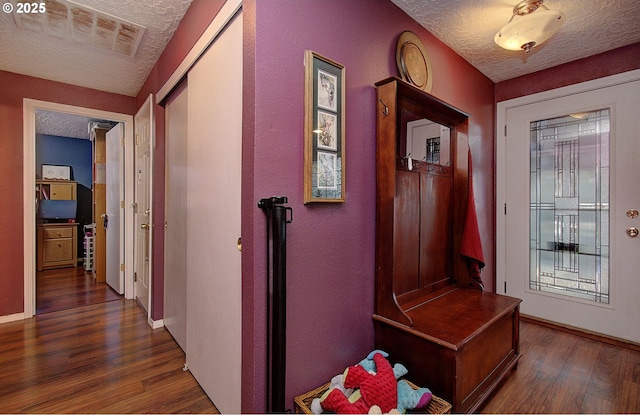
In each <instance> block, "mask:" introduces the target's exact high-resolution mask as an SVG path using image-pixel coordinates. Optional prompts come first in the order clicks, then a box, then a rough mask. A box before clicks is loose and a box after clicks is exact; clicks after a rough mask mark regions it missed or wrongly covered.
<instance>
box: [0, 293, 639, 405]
mask: <svg viewBox="0 0 640 415" xmlns="http://www.w3.org/2000/svg"><path fill="white" fill-rule="evenodd" d="M520 341H521V351H522V354H523V357H522V359H521V360H520V363H519V365H518V368H517V369H516V370H514V371H513V372H511V374H510V375H509V377H508V378H507V379H506V380H505V381H504V383H503V384H502V385H501V387H500V388H499V389H498V390H497V391H496V392H495V393H494V394H493V396H492V397H491V398H490V399H489V400H488V401H487V402H486V403H485V405H484V406H483V407H482V408H480V410H481V412H484V413H640V351H638V349H637V348H636V349H635V350H633V349H629V348H625V347H620V346H617V345H611V344H606V343H602V342H599V341H596V340H593V339H588V338H584V337H581V336H577V335H575V334H569V333H565V332H562V331H558V330H554V329H551V328H548V327H544V326H540V325H538V324H533V323H530V322H522V323H521V330H520ZM184 362H185V356H184V353H183V352H182V350H181V349H180V347H179V346H178V345H177V343H176V342H175V341H174V340H173V338H172V337H171V335H170V334H169V333H168V332H167V331H166V329H164V328H161V329H156V330H153V329H151V327H150V326H149V325H148V323H147V318H146V313H145V312H144V310H143V309H141V308H140V307H139V306H138V305H137V303H136V302H135V301H132V300H123V299H120V298H119V299H116V300H115V301H108V302H103V303H98V304H90V305H85V306H80V307H78V308H68V309H64V310H61V311H53V312H49V313H43V314H39V315H37V316H36V317H34V318H33V319H28V320H24V321H16V322H11V323H4V324H0V368H2V369H1V373H2V376H0V412H1V413H217V409H216V408H215V406H214V405H213V403H211V401H210V400H209V398H208V397H207V396H206V394H205V393H204V392H203V391H202V389H201V388H200V386H199V385H198V384H197V382H196V381H195V379H194V378H193V377H192V376H191V374H190V373H189V372H184V371H183V370H182V368H183V365H184Z"/></svg>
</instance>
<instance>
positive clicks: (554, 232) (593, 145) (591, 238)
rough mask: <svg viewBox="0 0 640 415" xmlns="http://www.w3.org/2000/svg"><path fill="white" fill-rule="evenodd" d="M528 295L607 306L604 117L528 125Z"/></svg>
mask: <svg viewBox="0 0 640 415" xmlns="http://www.w3.org/2000/svg"><path fill="white" fill-rule="evenodd" d="M530 136H531V164H530V166H531V168H530V186H531V197H530V232H529V234H530V245H529V246H530V272H529V288H530V289H532V290H538V291H544V292H549V293H554V294H560V295H565V296H570V297H576V298H580V299H584V300H590V301H594V302H598V303H604V304H608V303H609V140H610V123H609V110H608V109H604V110H599V111H593V112H589V113H580V114H571V115H567V116H563V117H557V118H551V119H548V120H541V121H534V122H532V123H531V124H530Z"/></svg>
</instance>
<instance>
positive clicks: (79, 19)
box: [12, 0, 145, 57]
mask: <svg viewBox="0 0 640 415" xmlns="http://www.w3.org/2000/svg"><path fill="white" fill-rule="evenodd" d="M12 2H13V3H14V6H15V7H14V8H13V17H14V18H15V21H16V25H17V26H18V27H20V28H22V29H26V30H31V31H34V32H38V33H42V34H44V35H48V36H51V37H55V38H59V39H65V40H72V41H74V42H77V43H82V44H85V45H89V46H92V47H94V48H97V49H102V50H109V51H112V52H116V53H119V54H122V55H126V56H131V57H133V56H135V54H136V51H137V50H138V46H139V45H140V41H141V40H142V35H143V34H144V30H145V28H144V27H143V26H140V25H138V24H135V23H131V22H128V21H126V20H124V19H121V18H119V17H115V16H112V15H110V14H107V13H104V12H101V11H98V10H95V9H92V8H90V7H87V6H82V5H80V4H77V3H74V2H72V1H69V0H44V1H42V3H44V6H45V9H44V10H42V8H39V9H38V10H37V11H38V13H34V12H33V11H34V10H32V12H31V13H24V10H26V7H19V5H18V3H25V4H27V3H28V4H30V5H31V4H33V2H27V1H20V0H12ZM21 10H22V11H23V12H22V13H20V12H19V11H21ZM41 11H43V12H42V13H41Z"/></svg>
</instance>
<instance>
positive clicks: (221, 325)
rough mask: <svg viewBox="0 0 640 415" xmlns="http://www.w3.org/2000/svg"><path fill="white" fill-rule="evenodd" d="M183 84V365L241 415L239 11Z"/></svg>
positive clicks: (227, 409) (225, 407) (224, 406)
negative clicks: (185, 128) (185, 133)
mask: <svg viewBox="0 0 640 415" xmlns="http://www.w3.org/2000/svg"><path fill="white" fill-rule="evenodd" d="M187 80H188V88H189V93H188V132H189V136H188V144H187V165H188V169H187V182H188V184H187V259H188V261H187V275H188V279H187V299H188V301H187V353H186V354H187V366H188V367H189V370H190V371H191V373H192V374H193V375H194V377H195V378H196V379H197V380H198V383H199V384H200V385H201V386H202V388H203V389H204V391H205V392H206V393H207V395H209V397H210V398H211V399H212V401H213V402H215V404H216V406H217V407H218V409H219V410H220V411H221V412H222V413H239V412H240V410H241V389H242V385H241V365H242V284H241V282H242V274H241V257H240V252H239V251H238V248H237V241H238V237H239V236H240V220H241V216H240V207H241V206H240V205H241V204H240V190H241V173H242V16H241V12H240V13H239V14H238V15H236V16H235V17H234V19H233V20H232V21H231V22H230V23H229V24H228V26H227V27H226V28H225V29H224V31H223V32H222V33H221V34H220V36H219V37H218V38H217V39H216V40H215V42H214V43H213V44H212V45H211V46H210V48H209V50H207V52H206V53H205V54H204V55H203V56H202V57H201V58H200V60H199V61H198V63H196V64H195V66H194V67H193V68H192V69H191V70H190V71H189V74H188V77H187Z"/></svg>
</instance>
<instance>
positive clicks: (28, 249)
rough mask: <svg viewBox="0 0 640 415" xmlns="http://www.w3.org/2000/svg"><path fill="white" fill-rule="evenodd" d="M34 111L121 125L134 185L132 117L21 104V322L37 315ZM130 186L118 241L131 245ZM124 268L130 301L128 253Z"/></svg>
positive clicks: (31, 101) (29, 102) (28, 101)
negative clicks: (60, 113)
mask: <svg viewBox="0 0 640 415" xmlns="http://www.w3.org/2000/svg"><path fill="white" fill-rule="evenodd" d="M36 110H46V111H55V112H62V113H68V114H76V115H83V116H87V117H95V118H99V119H108V120H113V121H118V122H122V123H124V126H125V128H124V141H125V160H124V162H125V178H124V183H133V116H132V115H127V114H120V113H117V112H110V111H102V110H95V109H90V108H83V107H76V106H73V105H66V104H59V103H55V102H47V101H39V100H35V99H29V98H24V100H23V110H22V112H23V141H22V142H23V150H22V151H23V171H22V173H23V174H22V178H23V205H24V207H23V212H24V225H23V237H24V265H23V267H24V318H31V317H33V316H34V314H35V311H36V262H35V257H36V221H35V217H36V205H35V199H34V190H33V189H34V183H35V180H36ZM132 203H133V186H125V234H124V235H121V236H120V237H121V241H123V243H126V246H130V244H132V243H133V227H132V226H131V225H132V224H133V207H132ZM124 262H125V264H131V265H129V266H127V265H125V292H124V295H125V298H133V265H132V264H133V250H130V249H127V250H126V255H125V258H124Z"/></svg>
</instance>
